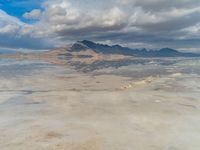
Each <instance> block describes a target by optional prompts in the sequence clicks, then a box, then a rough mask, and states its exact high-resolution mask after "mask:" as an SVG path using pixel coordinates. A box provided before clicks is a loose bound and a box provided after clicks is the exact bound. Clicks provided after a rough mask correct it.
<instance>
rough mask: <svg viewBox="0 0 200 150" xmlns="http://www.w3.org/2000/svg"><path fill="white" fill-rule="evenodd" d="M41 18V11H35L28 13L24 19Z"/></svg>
mask: <svg viewBox="0 0 200 150" xmlns="http://www.w3.org/2000/svg"><path fill="white" fill-rule="evenodd" d="M40 16H41V10H39V9H33V10H32V11H31V12H26V13H25V14H24V15H23V17H24V18H26V19H39V18H40Z"/></svg>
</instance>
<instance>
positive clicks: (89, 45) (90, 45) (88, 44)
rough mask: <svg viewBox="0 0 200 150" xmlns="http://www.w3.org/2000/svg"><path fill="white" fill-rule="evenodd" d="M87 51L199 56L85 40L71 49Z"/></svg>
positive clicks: (197, 55)
mask: <svg viewBox="0 0 200 150" xmlns="http://www.w3.org/2000/svg"><path fill="white" fill-rule="evenodd" d="M88 49H90V50H93V51H94V52H96V53H100V54H120V55H127V56H138V57H200V54H194V53H182V52H179V51H177V50H174V49H170V48H162V49H160V50H146V49H142V50H140V49H131V48H128V47H122V46H120V45H113V46H109V45H104V44H98V43H94V42H92V41H87V40H83V41H78V42H76V43H75V44H73V45H72V47H71V51H83V50H88Z"/></svg>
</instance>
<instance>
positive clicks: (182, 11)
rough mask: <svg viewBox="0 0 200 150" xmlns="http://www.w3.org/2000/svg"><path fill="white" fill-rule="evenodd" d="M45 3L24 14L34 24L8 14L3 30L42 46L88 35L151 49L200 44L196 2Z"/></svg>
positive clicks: (199, 10) (59, 0) (71, 0)
mask: <svg viewBox="0 0 200 150" xmlns="http://www.w3.org/2000/svg"><path fill="white" fill-rule="evenodd" d="M40 7H41V8H40V9H34V10H32V11H29V12H25V13H24V15H23V16H24V17H25V18H27V19H30V20H31V19H32V20H35V19H36V20H37V22H34V24H31V25H28V24H25V23H23V22H21V21H19V20H18V19H17V18H14V17H12V16H9V17H10V20H9V23H7V24H6V23H4V25H2V26H0V27H1V29H0V33H1V34H5V33H7V34H8V33H12V34H11V35H15V36H17V37H21V39H23V38H24V37H25V38H27V39H34V40H37V39H40V40H41V39H42V41H44V44H41V43H40V44H41V45H44V46H42V47H45V45H46V43H48V42H47V41H49V39H51V41H55V42H56V43H54V44H57V45H59V44H61V45H60V46H62V44H67V43H68V42H71V41H76V40H82V39H88V40H96V41H105V42H106V41H110V43H113V44H114V43H122V44H124V45H127V46H140V47H142V45H143V47H146V46H148V47H151V48H154V47H156V48H158V47H166V46H169V47H172V48H180V49H181V48H184V47H187V48H193V47H196V48H197V47H200V44H198V42H200V41H199V39H200V34H199V29H200V27H199V24H200V20H199V18H200V1H197V0H181V1H180V0H110V1H107V0H101V1H94V0H84V1H82V0H76V1H74V0H46V1H44V2H43V3H42V5H41V6H40ZM7 17H8V15H7ZM5 20H7V19H4V22H5ZM13 21H14V22H15V23H11V22H13ZM0 24H1V23H0ZM15 36H14V37H15ZM15 40H16V39H15ZM27 43H29V42H27ZM50 43H52V42H50ZM138 43H139V44H138ZM29 45H30V44H29ZM194 45H195V46H194ZM33 47H34V46H33ZM148 47H147V48H148Z"/></svg>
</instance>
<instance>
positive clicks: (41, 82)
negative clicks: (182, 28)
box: [0, 59, 200, 150]
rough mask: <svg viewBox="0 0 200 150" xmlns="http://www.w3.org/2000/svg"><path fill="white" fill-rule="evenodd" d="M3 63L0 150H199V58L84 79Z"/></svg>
mask: <svg viewBox="0 0 200 150" xmlns="http://www.w3.org/2000/svg"><path fill="white" fill-rule="evenodd" d="M1 62H2V63H1V65H0V83H1V84H0V94H1V95H0V135H1V136H0V149H1V150H199V147H200V143H199V141H200V134H199V133H200V118H199V115H200V99H199V98H200V86H199V85H200V76H199V74H200V72H199V65H200V63H199V60H193V59H188V60H184V61H181V60H180V61H178V62H177V63H174V64H173V63H172V64H170V65H161V64H157V63H156V62H155V63H154V62H151V63H147V64H132V65H128V66H122V67H119V68H112V67H108V68H103V69H98V70H93V71H92V72H87V73H83V72H78V71H77V70H74V68H73V67H72V68H71V67H69V66H65V65H57V64H56V65H55V64H52V63H49V62H43V61H38V60H37V61H34V60H13V59H12V60H10V59H2V60H1ZM156 68H158V69H156ZM152 70H153V71H152Z"/></svg>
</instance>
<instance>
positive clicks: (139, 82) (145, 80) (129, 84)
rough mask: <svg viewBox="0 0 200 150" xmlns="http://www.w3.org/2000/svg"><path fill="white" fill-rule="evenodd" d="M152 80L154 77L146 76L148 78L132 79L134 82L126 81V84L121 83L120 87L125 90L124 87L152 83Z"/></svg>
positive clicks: (135, 86) (128, 87)
mask: <svg viewBox="0 0 200 150" xmlns="http://www.w3.org/2000/svg"><path fill="white" fill-rule="evenodd" d="M154 80H155V78H153V77H148V78H146V79H143V80H140V81H134V82H131V83H128V84H126V85H123V86H122V87H121V88H120V89H122V90H126V89H130V88H137V87H141V86H145V85H148V84H150V83H152V82H153V81H154Z"/></svg>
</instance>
